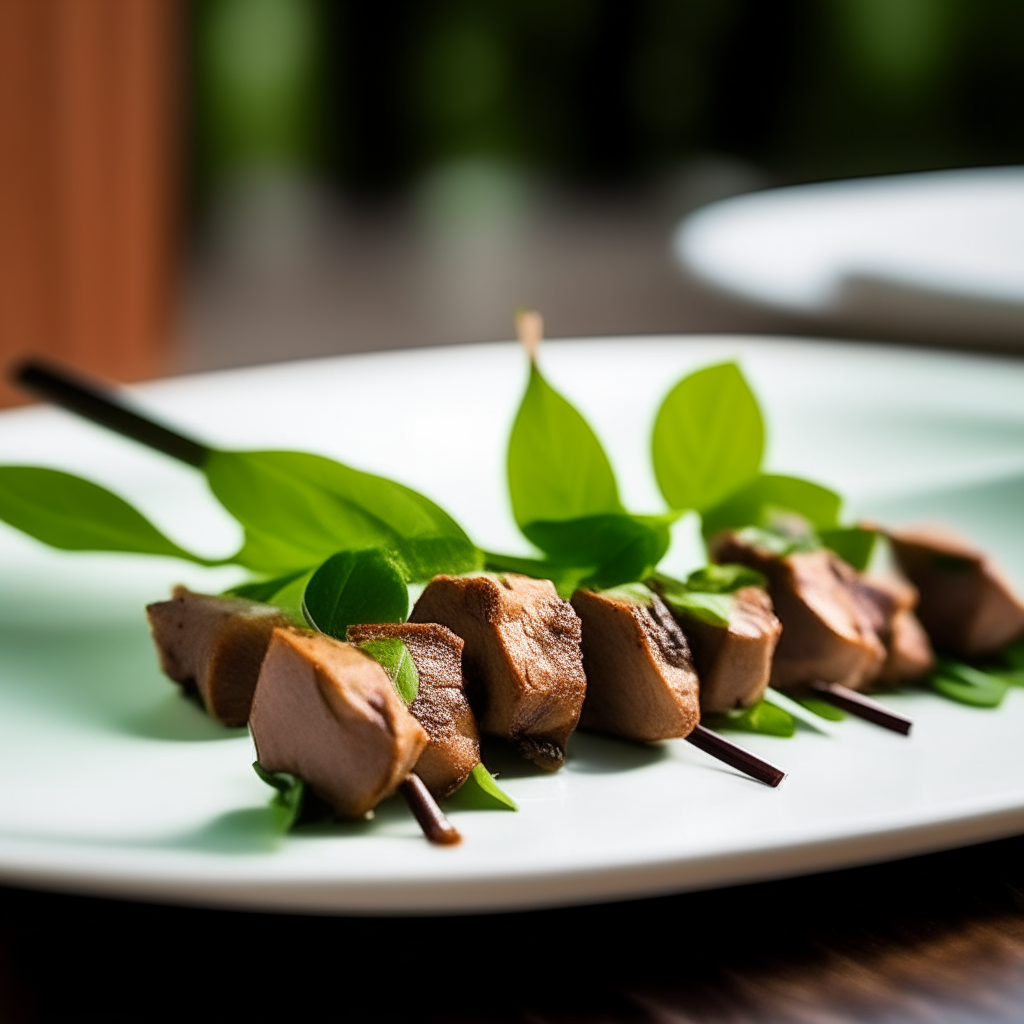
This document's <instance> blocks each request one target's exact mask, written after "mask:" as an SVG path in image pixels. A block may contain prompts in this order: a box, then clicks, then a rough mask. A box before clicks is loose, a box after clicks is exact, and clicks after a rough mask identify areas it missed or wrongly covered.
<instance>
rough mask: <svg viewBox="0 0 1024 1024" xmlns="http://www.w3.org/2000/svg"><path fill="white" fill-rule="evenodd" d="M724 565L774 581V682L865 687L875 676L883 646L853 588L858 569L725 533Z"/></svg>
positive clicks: (720, 544)
mask: <svg viewBox="0 0 1024 1024" xmlns="http://www.w3.org/2000/svg"><path fill="white" fill-rule="evenodd" d="M711 550H712V556H713V557H714V559H715V560H716V561H720V562H740V563H742V564H743V565H749V566H750V567H751V568H753V569H757V570H758V572H760V573H762V574H763V575H764V576H766V577H767V579H768V589H769V592H770V594H771V598H772V604H773V606H774V608H775V614H776V615H777V616H778V617H779V619H780V620H781V622H782V636H781V637H780V639H779V644H778V647H776V649H775V658H774V660H773V662H772V674H771V680H770V685H771V686H773V687H775V688H776V689H779V690H791V689H794V688H796V687H799V686H802V685H804V684H806V683H812V682H816V681H824V682H829V683H842V684H843V685H844V686H848V687H850V688H851V689H854V690H859V689H863V688H864V686H866V685H867V684H868V683H869V682H870V681H871V680H873V679H875V678H877V676H878V674H879V672H880V671H881V669H882V666H883V664H884V663H885V660H886V650H885V646H884V645H883V644H882V642H881V640H879V638H878V636H877V634H876V633H875V629H874V627H873V625H872V618H871V615H870V614H869V611H868V609H867V608H866V607H865V601H864V600H863V599H862V598H861V597H859V596H858V595H856V594H855V593H854V592H853V590H852V588H851V587H850V585H849V575H848V572H847V570H849V572H854V573H855V572H856V570H854V569H853V568H852V567H851V566H849V565H847V563H846V562H843V560H842V559H841V558H839V556H838V555H836V554H834V553H833V552H831V551H827V550H825V549H821V550H817V551H797V552H794V553H792V554H789V555H781V556H780V555H777V554H775V553H773V552H770V551H768V550H766V549H765V548H762V547H759V546H757V544H755V543H752V542H750V541H747V540H745V539H744V538H743V537H742V536H741V534H738V533H735V532H733V531H726V532H725V533H722V534H719V535H718V536H717V537H716V538H715V539H714V540H713V541H712V544H711Z"/></svg>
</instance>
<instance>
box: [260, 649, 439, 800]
mask: <svg viewBox="0 0 1024 1024" xmlns="http://www.w3.org/2000/svg"><path fill="white" fill-rule="evenodd" d="M249 728H250V729H251V730H252V738H253V741H254V742H255V744H256V753H257V757H258V760H259V763H260V765H261V766H262V767H263V768H265V769H266V770H267V771H268V772H290V773H291V774H292V775H297V776H298V777H299V778H301V779H304V780H305V782H306V784H307V785H308V786H309V787H310V788H311V789H312V790H313V792H314V793H316V795H317V796H319V797H320V798H321V799H323V800H325V801H327V803H329V804H330V805H331V806H332V807H333V808H334V810H335V811H336V812H337V813H338V814H339V815H341V816H342V817H344V818H359V817H362V816H363V815H365V814H366V812H367V811H369V810H372V809H373V808H374V807H376V805H377V804H378V803H380V801H381V800H383V799H384V797H386V796H388V795H389V794H390V793H392V792H394V790H395V789H396V788H397V786H398V785H399V784H400V783H401V782H402V781H403V780H404V779H405V778H406V777H407V776H408V775H409V773H410V772H411V771H412V768H413V765H414V764H415V763H416V761H417V760H418V759H419V757H420V755H421V754H422V753H423V750H424V748H425V747H426V745H427V743H428V742H429V737H428V736H427V734H426V732H425V731H424V729H423V727H422V726H421V725H420V724H419V722H417V721H416V719H415V718H413V716H412V715H411V714H409V711H408V709H407V708H406V706H405V704H404V703H402V698H401V697H399V696H398V694H397V693H396V692H395V689H394V687H393V686H392V684H391V679H390V678H389V676H388V674H387V672H385V671H384V669H383V668H381V666H380V665H379V664H378V663H377V662H376V661H374V659H373V658H371V657H370V656H369V655H368V654H364V653H363V652H362V651H360V650H359V649H358V648H357V647H353V646H352V645H351V644H347V643H343V642H342V641H340V640H334V639H333V638H331V637H329V636H324V635H323V634H322V633H303V632H300V631H298V630H294V629H275V630H274V632H273V636H272V637H271V641H270V646H269V648H268V649H267V655H266V657H265V658H264V659H263V667H262V669H261V670H260V676H259V681H258V683H257V684H256V694H255V697H254V698H253V702H252V713H251V715H250V718H249Z"/></svg>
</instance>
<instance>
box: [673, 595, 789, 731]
mask: <svg viewBox="0 0 1024 1024" xmlns="http://www.w3.org/2000/svg"><path fill="white" fill-rule="evenodd" d="M731 597H732V602H731V607H730V610H729V625H728V626H718V625H715V624H714V623H711V622H705V621H704V620H703V619H700V618H698V617H697V616H696V615H692V614H687V612H686V610H685V609H684V608H678V609H677V608H672V609H671V610H672V614H673V615H674V616H675V618H676V621H677V622H678V623H679V625H680V626H681V627H682V629H683V632H684V633H685V634H686V638H687V639H688V640H689V641H690V646H691V648H692V649H693V660H694V663H695V664H696V666H697V675H698V676H699V677H700V709H701V711H703V712H705V713H712V712H717V711H732V710H733V708H748V707H750V706H751V705H752V704H756V703H757V702H758V701H759V700H760V699H761V698H762V697H763V696H764V691H765V688H766V687H767V686H768V679H769V677H770V676H771V671H772V656H773V655H774V654H775V648H776V646H777V645H778V642H779V635H780V634H781V633H782V623H781V622H779V620H778V619H777V618H776V617H775V613H774V612H773V611H772V599H771V598H770V597H769V596H768V595H767V594H766V593H765V592H764V591H763V590H762V589H761V588H760V587H742V588H740V589H739V590H737V591H736V592H735V593H733V594H732V595H731Z"/></svg>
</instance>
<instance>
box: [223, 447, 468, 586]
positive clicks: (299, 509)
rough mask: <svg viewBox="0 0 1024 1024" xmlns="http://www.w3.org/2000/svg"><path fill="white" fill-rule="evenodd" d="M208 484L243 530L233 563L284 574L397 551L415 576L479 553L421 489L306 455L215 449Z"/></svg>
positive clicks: (462, 565) (456, 569) (448, 568)
mask: <svg viewBox="0 0 1024 1024" xmlns="http://www.w3.org/2000/svg"><path fill="white" fill-rule="evenodd" d="M203 470H204V472H205V473H206V477H207V480H208V481H209V484H210V488H211V490H212V491H213V493H214V495H216V497H217V499H218V500H219V501H220V502H221V504H222V505H224V507H225V508H226V509H227V510H228V511H229V512H230V513H231V514H232V515H233V516H234V517H235V518H236V519H237V520H238V521H239V522H240V523H241V524H242V526H243V527H244V528H245V543H244V545H243V546H242V549H241V550H240V551H239V552H238V554H237V555H236V556H235V558H234V561H236V562H238V563H240V564H241V565H244V566H246V567H247V568H250V569H253V570H255V571H257V572H267V573H280V572H284V571H286V570H289V569H298V568H303V567H306V566H309V565H315V564H317V563H318V562H321V561H323V560H324V558H326V557H327V556H328V555H330V554H331V553H332V552H334V551H338V550H340V549H356V548H362V547H381V548H387V549H389V550H391V551H394V552H395V553H396V554H397V555H398V556H399V557H400V559H401V560H402V562H403V564H404V566H405V571H406V573H407V574H408V577H409V579H411V580H429V579H431V578H432V577H433V576H435V575H437V574H438V573H440V572H448V573H460V572H469V571H471V570H472V569H475V568H477V567H478V566H479V564H480V556H479V552H478V551H477V550H476V548H475V547H474V545H473V543H472V542H471V541H470V539H469V538H468V537H467V536H466V534H465V532H464V531H463V530H462V528H461V527H460V526H459V525H458V524H457V523H456V522H455V520H454V519H452V518H451V516H449V515H448V514H447V513H446V512H445V511H444V510H443V509H441V508H440V507H439V506H437V505H435V504H434V503H433V502H432V501H430V500H429V499H427V498H425V497H424V496H423V495H422V494H418V493H417V492H416V491H414V490H412V489H410V488H408V487H404V486H402V485H401V484H398V483H395V482H394V481H393V480H387V479H385V478H384V477H379V476H374V475H372V474H370V473H363V472H360V471H359V470H355V469H351V468H350V467H348V466H344V465H342V464H341V463H339V462H334V461H333V460H331V459H327V458H324V457H323V456H320V455H310V454H308V453H305V452H221V451H214V452H211V453H210V456H209V458H208V459H207V462H206V464H205V465H204V467H203Z"/></svg>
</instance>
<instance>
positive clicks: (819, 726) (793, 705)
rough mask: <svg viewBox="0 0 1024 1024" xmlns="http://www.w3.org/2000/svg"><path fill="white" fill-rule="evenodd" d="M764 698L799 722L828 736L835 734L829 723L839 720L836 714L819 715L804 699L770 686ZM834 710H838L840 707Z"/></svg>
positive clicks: (840, 716)
mask: <svg viewBox="0 0 1024 1024" xmlns="http://www.w3.org/2000/svg"><path fill="white" fill-rule="evenodd" d="M763 699H764V701H765V703H767V704H771V705H772V706H773V707H777V708H778V709H779V710H780V711H785V712H786V714H787V715H789V716H790V717H791V718H794V719H796V721H798V722H802V723H803V724H804V725H806V726H807V727H808V728H810V729H813V730H814V731H815V732H820V733H824V734H825V735H826V736H834V735H835V733H834V732H833V730H832V726H831V725H829V724H828V723H829V722H830V721H838V719H836V718H835V717H834V716H832V715H819V714H818V712H817V711H815V710H814V708H809V707H807V706H806V705H805V704H804V703H803V701H798V700H794V699H793V698H792V697H790V696H789V695H787V694H785V693H779V691H778V690H773V689H772V688H771V687H770V686H766V687H765V691H764V698H763ZM820 703H822V704H824V703H825V702H824V701H821V702H820ZM826 706H827V705H826ZM833 710H838V708H836V709H833ZM844 717H845V715H843V714H842V712H840V715H839V718H844Z"/></svg>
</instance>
